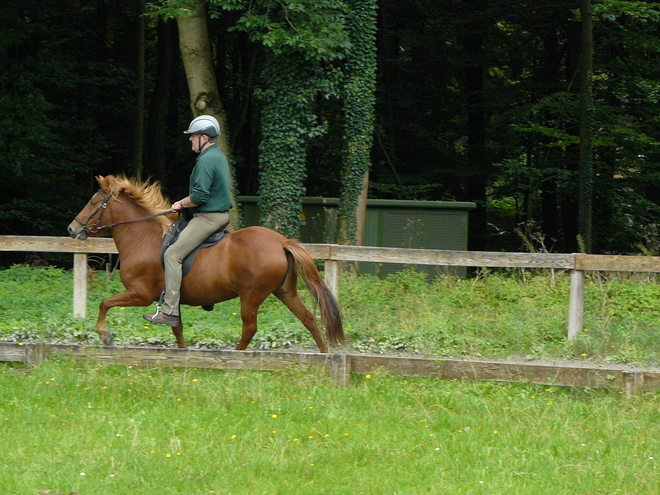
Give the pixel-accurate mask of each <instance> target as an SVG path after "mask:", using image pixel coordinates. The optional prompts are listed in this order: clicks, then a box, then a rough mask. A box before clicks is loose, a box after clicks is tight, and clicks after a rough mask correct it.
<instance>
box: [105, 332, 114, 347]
mask: <svg viewBox="0 0 660 495" xmlns="http://www.w3.org/2000/svg"><path fill="white" fill-rule="evenodd" d="M114 341H115V336H114V335H112V334H111V333H110V334H108V336H107V337H106V338H104V339H103V343H104V344H105V345H112V343H113V342H114Z"/></svg>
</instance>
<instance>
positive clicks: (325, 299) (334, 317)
mask: <svg viewBox="0 0 660 495" xmlns="http://www.w3.org/2000/svg"><path fill="white" fill-rule="evenodd" d="M283 247H284V249H285V251H286V252H288V253H290V254H291V255H292V256H293V258H294V259H295V260H296V262H297V264H298V267H299V271H298V272H299V274H300V276H301V277H302V279H303V280H304V281H305V284H307V287H308V288H309V292H311V294H312V297H313V298H314V300H315V301H316V303H317V304H318V305H319V307H320V308H321V324H322V325H323V327H324V328H325V333H326V336H327V338H328V340H329V341H330V343H331V344H332V345H342V344H343V343H344V325H343V324H342V321H341V311H340V310H339V304H338V303H337V299H336V298H335V296H334V294H333V293H332V292H330V289H329V288H328V286H327V285H326V284H325V282H324V281H323V279H322V278H321V275H320V274H319V271H318V270H317V269H316V265H315V264H314V259H313V258H312V257H311V255H310V254H309V252H308V251H307V250H306V249H305V248H304V247H303V246H302V245H301V244H300V243H299V242H298V241H296V240H295V239H287V240H286V241H285V242H284V245H283Z"/></svg>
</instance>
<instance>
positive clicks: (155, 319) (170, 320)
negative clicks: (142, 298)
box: [142, 311, 181, 327]
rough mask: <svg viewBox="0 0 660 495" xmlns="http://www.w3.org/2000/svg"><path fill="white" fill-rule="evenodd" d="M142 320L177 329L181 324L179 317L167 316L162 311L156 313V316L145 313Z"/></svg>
mask: <svg viewBox="0 0 660 495" xmlns="http://www.w3.org/2000/svg"><path fill="white" fill-rule="evenodd" d="M142 318H144V319H145V320H147V321H148V322H149V323H152V324H154V325H167V326H169V327H175V326H177V325H178V324H179V323H181V319H180V318H179V316H178V315H166V314H165V313H163V312H162V311H156V312H155V313H154V314H148V313H145V314H144V315H142Z"/></svg>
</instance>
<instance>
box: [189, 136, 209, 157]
mask: <svg viewBox="0 0 660 495" xmlns="http://www.w3.org/2000/svg"><path fill="white" fill-rule="evenodd" d="M204 137H206V135H205V134H191V135H190V137H189V138H188V139H189V140H190V142H191V143H192V150H193V151H194V152H195V153H201V152H202V148H203V147H204V145H205V144H206V143H207V142H208V137H207V138H206V139H203V138H204Z"/></svg>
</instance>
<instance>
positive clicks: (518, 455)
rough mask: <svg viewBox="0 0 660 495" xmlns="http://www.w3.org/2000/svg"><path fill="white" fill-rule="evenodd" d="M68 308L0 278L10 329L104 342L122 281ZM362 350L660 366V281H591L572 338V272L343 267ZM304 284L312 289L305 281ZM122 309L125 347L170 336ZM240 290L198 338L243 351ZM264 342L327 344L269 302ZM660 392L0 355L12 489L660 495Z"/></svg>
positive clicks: (203, 320)
mask: <svg viewBox="0 0 660 495" xmlns="http://www.w3.org/2000/svg"><path fill="white" fill-rule="evenodd" d="M89 288H90V293H89V301H90V310H89V313H90V316H89V317H88V318H87V319H84V320H80V319H74V318H72V317H71V299H72V296H71V292H72V277H71V274H70V273H68V272H66V271H62V270H58V269H54V268H48V269H33V268H28V267H18V266H17V267H13V268H11V269H8V270H1V271H0V340H4V341H15V342H27V341H50V342H71V343H87V344H97V343H98V339H97V337H96V334H95V332H94V330H93V329H94V322H95V317H96V314H95V309H94V308H95V306H96V305H97V303H98V302H99V301H100V300H101V298H103V297H105V296H107V295H110V294H113V293H115V292H117V291H118V290H120V283H119V281H118V277H114V278H113V279H112V280H107V279H106V278H105V275H104V274H96V275H93V276H91V277H90V279H89ZM340 288H341V290H340V302H341V305H342V309H343V314H344V321H345V327H346V332H347V335H348V337H349V340H350V342H349V349H350V350H352V351H362V352H376V353H377V352H387V353H391V352H403V353H410V354H415V355H432V356H459V357H460V356H465V357H488V358H506V357H521V356H522V357H527V358H550V359H578V360H591V361H597V362H620V363H630V364H645V365H658V363H659V361H660V358H659V357H658V348H659V347H660V346H659V345H658V344H660V342H659V340H658V332H657V328H658V325H657V322H658V318H659V317H660V311H659V310H658V309H657V301H658V298H659V296H660V290H659V289H658V287H657V286H656V284H655V281H654V280H653V279H652V278H649V277H644V276H635V277H630V276H610V277H608V278H605V277H603V276H600V275H594V276H592V277H591V278H590V279H589V282H588V287H587V296H586V313H585V321H586V328H585V331H584V332H583V333H582V334H581V335H580V337H579V338H578V339H577V340H576V341H574V342H571V343H568V342H566V339H565V333H566V319H567V308H568V289H569V281H568V274H566V273H555V274H549V273H547V272H546V273H529V272H508V273H498V274H489V275H487V276H480V277H478V278H476V279H455V278H441V279H438V280H435V281H430V282H429V281H426V280H424V278H423V276H422V275H420V274H418V273H415V272H405V273H401V274H398V275H396V276H391V277H388V278H387V279H383V280H381V279H376V278H372V277H343V278H342V279H341V283H340ZM302 295H303V296H304V297H305V298H308V294H307V292H306V291H305V290H303V291H302ZM142 312H144V309H142V308H115V309H114V310H112V311H111V313H110V317H109V325H110V327H111V328H112V330H113V331H114V332H115V334H116V336H117V341H118V342H119V343H120V344H121V343H126V344H140V345H150V344H153V345H169V346H172V345H174V341H173V337H172V335H171V333H170V330H169V328H164V327H154V326H151V325H148V324H145V322H144V321H143V320H142V319H141V314H142ZM237 313H238V303H237V301H229V302H226V303H223V304H220V305H218V307H217V309H216V310H215V311H214V312H212V313H207V312H204V311H202V310H200V309H198V308H185V309H184V322H185V323H186V325H187V327H186V330H185V335H186V338H187V340H188V342H190V343H191V344H192V345H193V346H196V347H209V348H214V347H233V346H234V345H235V344H236V342H237V341H238V338H239V335H240V318H239V317H238V315H237ZM260 326H261V329H260V331H259V332H258V333H257V337H256V338H255V341H254V342H253V344H252V348H269V349H272V348H289V347H292V348H302V349H313V348H314V346H313V342H312V340H311V337H309V335H308V334H307V333H306V331H305V330H304V329H303V327H302V325H301V324H300V323H299V322H297V320H295V318H294V317H293V316H292V315H290V314H289V313H288V311H287V310H286V309H285V308H284V307H283V306H282V305H281V304H280V303H279V301H277V300H274V299H269V300H267V301H266V303H265V304H264V306H263V310H262V312H261V313H260ZM659 421H660V394H658V393H656V392H649V393H646V394H644V395H642V396H637V397H633V398H629V399H627V398H624V397H623V396H622V395H621V394H620V393H619V392H617V391H615V390H589V389H579V390H578V389H575V390H571V389H562V388H556V387H537V386H532V385H507V384H501V383H497V384H496V383H474V382H453V381H438V380H426V379H405V378H397V377H392V376H387V375H384V374H379V373H373V375H367V376H354V377H353V378H352V380H351V385H350V386H349V387H337V386H335V385H334V384H332V383H331V382H330V381H329V378H327V377H326V376H325V375H323V374H321V372H315V371H313V370H312V371H307V372H301V371H297V370H285V371H280V372H264V373H257V372H238V371H232V372H223V371H217V370H198V369H177V370H170V369H165V368H158V369H149V368H137V367H136V368H131V367H123V366H108V365H103V364H98V363H93V362H91V363H86V364H84V365H78V364H74V363H72V362H69V361H68V360H67V359H66V358H63V357H57V356H55V357H53V358H52V359H51V360H49V361H47V362H45V363H43V364H42V365H40V366H39V367H37V368H34V369H31V370H29V371H28V370H25V369H24V367H23V366H22V365H17V364H9V363H0V441H1V444H2V449H0V494H3V495H4V494H12V495H14V494H15V495H57V494H60V495H72V494H76V495H97V494H103V495H113V494H122V495H123V494H136V495H140V494H145V495H146V494H149V495H151V494H175V493H176V494H191V495H192V494H227V495H232V494H241V495H242V494H250V495H255V494H257V495H258V494H269V495H270V494H283V495H284V494H286V495H289V494H301V495H306V494H310V495H311V494H378V495H380V494H392V495H394V494H397V495H415V494H422V493H432V494H445V493H446V494H488V495H493V494H509V495H513V494H520V495H528V494H545V493H548V492H550V493H557V494H571V495H572V494H610V495H615V494H629V495H632V494H635V495H644V494H653V495H655V494H657V493H659V492H660V475H659V474H658V468H657V463H658V461H660V431H659V430H660V428H659V426H658V425H659Z"/></svg>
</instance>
